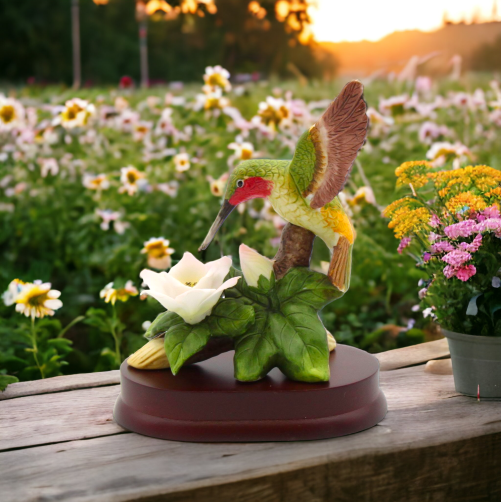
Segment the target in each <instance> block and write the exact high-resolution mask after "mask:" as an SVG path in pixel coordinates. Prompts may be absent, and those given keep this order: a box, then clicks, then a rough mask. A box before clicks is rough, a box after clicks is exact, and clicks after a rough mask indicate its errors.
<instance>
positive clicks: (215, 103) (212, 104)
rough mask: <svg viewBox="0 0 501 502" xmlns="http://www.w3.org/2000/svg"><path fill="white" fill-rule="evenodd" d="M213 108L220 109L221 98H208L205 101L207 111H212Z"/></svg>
mask: <svg viewBox="0 0 501 502" xmlns="http://www.w3.org/2000/svg"><path fill="white" fill-rule="evenodd" d="M213 108H220V104H219V98H207V100H206V101H205V109H206V110H212V109H213Z"/></svg>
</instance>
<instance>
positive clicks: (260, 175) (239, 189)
mask: <svg viewBox="0 0 501 502" xmlns="http://www.w3.org/2000/svg"><path fill="white" fill-rule="evenodd" d="M272 190H273V181H272V173H270V172H269V171H267V170H266V169H264V168H263V166H262V161H261V162H260V161H259V160H258V159H256V160H244V161H243V162H241V163H240V164H239V165H238V166H237V167H236V168H235V170H234V171H233V173H232V174H231V176H230V179H229V180H228V184H227V185H226V193H225V195H224V201H223V205H222V206H221V209H220V210H219V213H218V215H217V216H216V219H215V220H214V223H213V224H212V226H211V227H210V230H209V233H208V234H207V237H206V238H205V240H204V242H203V243H202V245H201V246H200V248H199V249H198V250H199V251H203V250H204V249H207V248H208V247H209V244H210V243H211V242H212V239H214V236H215V235H216V233H217V231H218V230H219V229H220V228H221V225H222V224H223V223H224V221H225V220H226V218H227V217H228V216H229V215H230V213H231V212H232V211H233V209H235V208H236V207H237V206H238V204H240V203H242V202H246V201H248V200H251V199H256V198H265V197H268V196H269V195H270V194H271V191H272Z"/></svg>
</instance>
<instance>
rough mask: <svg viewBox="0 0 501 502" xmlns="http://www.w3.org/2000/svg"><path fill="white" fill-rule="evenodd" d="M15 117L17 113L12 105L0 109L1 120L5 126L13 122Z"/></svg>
mask: <svg viewBox="0 0 501 502" xmlns="http://www.w3.org/2000/svg"><path fill="white" fill-rule="evenodd" d="M15 116H16V112H15V110H14V107H13V106H12V105H5V106H3V107H2V108H1V109H0V118H1V119H2V121H3V122H4V123H5V124H8V123H9V122H12V121H13V120H14V117H15Z"/></svg>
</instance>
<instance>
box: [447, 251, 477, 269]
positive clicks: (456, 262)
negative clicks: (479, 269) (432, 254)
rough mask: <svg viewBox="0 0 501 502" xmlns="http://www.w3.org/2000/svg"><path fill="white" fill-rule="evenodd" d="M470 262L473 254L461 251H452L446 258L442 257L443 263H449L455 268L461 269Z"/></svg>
mask: <svg viewBox="0 0 501 502" xmlns="http://www.w3.org/2000/svg"><path fill="white" fill-rule="evenodd" d="M470 260H471V254H470V253H468V252H467V251H460V250H459V249H456V250H454V251H451V252H450V253H447V254H446V255H445V256H442V261H445V263H448V264H449V265H452V266H453V267H460V266H461V265H463V263H466V262H467V261H470Z"/></svg>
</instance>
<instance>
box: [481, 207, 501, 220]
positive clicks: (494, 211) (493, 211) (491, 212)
mask: <svg viewBox="0 0 501 502" xmlns="http://www.w3.org/2000/svg"><path fill="white" fill-rule="evenodd" d="M500 217H501V214H500V213H499V208H498V207H497V206H491V207H488V208H487V209H484V210H483V211H482V212H481V214H480V215H479V217H478V220H479V221H483V220H485V219H486V218H500Z"/></svg>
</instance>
